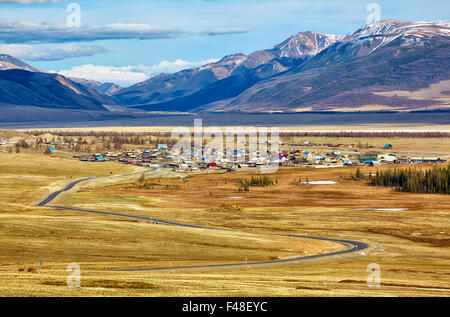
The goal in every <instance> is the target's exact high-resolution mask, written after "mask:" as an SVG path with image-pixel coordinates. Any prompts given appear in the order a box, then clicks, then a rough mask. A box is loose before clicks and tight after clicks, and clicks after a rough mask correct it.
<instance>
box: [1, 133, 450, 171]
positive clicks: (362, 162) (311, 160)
mask: <svg viewBox="0 0 450 317" xmlns="http://www.w3.org/2000/svg"><path fill="white" fill-rule="evenodd" d="M162 140H167V141H168V142H167V143H152V142H146V143H145V144H141V145H136V144H124V145H122V146H121V147H120V149H117V148H116V147H115V146H108V147H107V148H106V149H105V147H99V146H90V145H89V142H86V141H85V140H83V144H88V145H86V148H87V149H88V150H87V151H88V153H86V152H85V151H79V150H78V147H79V146H80V144H81V139H79V140H75V139H70V140H67V139H66V138H61V137H55V136H50V135H46V136H44V137H42V136H39V137H38V138H35V139H28V140H24V139H22V138H19V137H15V138H10V139H6V138H0V152H4V153H6V152H8V151H9V152H13V151H14V152H16V153H17V152H19V151H20V150H21V149H24V148H25V149H26V148H28V147H30V148H32V147H35V148H36V149H39V150H44V154H46V155H62V154H64V155H65V156H66V157H67V156H68V157H72V158H74V159H77V160H80V161H85V162H95V163H101V162H119V163H122V164H126V165H135V166H141V167H148V168H169V169H173V170H177V171H181V172H195V171H205V170H208V171H212V170H225V171H228V172H233V171H236V170H243V169H256V168H261V167H265V166H269V165H272V166H281V167H303V168H339V167H345V166H378V165H386V164H397V165H398V164H420V163H435V164H439V163H446V162H447V161H448V157H436V156H430V154H429V153H418V152H412V153H409V152H408V153H406V152H405V151H396V150H395V148H394V144H391V143H386V144H385V145H384V146H378V147H377V146H373V145H369V143H366V144H361V143H360V142H358V143H357V144H343V143H342V144H340V143H335V144H331V143H319V142H317V141H316V142H312V141H303V142H301V143H295V142H294V143H293V142H292V141H293V139H291V140H289V139H288V138H283V137H282V138H281V140H283V141H278V143H277V144H276V147H272V144H270V141H266V144H264V146H261V145H260V144H256V143H250V142H251V141H249V140H239V141H238V140H237V139H236V140H234V145H233V147H232V149H228V150H227V149H224V148H218V147H217V146H213V147H212V148H211V147H209V149H208V150H206V145H205V144H203V146H204V148H202V149H201V150H199V149H197V148H196V147H195V146H194V145H192V144H191V147H190V148H187V149H186V148H183V151H181V152H180V153H175V151H173V150H172V149H173V145H174V142H173V140H170V139H162ZM98 141H99V140H97V139H94V141H92V140H91V142H92V144H97V143H96V142H98ZM289 141H290V142H289ZM274 149H275V150H276V152H274V151H275V150H274ZM92 150H94V151H92ZM206 153H208V154H206Z"/></svg>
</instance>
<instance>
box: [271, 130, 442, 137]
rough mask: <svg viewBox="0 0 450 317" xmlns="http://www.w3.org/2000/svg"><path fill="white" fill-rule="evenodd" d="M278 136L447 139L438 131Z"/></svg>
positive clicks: (289, 134) (308, 133) (292, 133)
mask: <svg viewBox="0 0 450 317" xmlns="http://www.w3.org/2000/svg"><path fill="white" fill-rule="evenodd" d="M280 136H282V137H287V138H289V137H290V138H292V137H331V138H393V137H404V138H448V137H450V133H449V132H439V131H423V132H408V131H381V132H356V131H347V132H345V131H337V132H280Z"/></svg>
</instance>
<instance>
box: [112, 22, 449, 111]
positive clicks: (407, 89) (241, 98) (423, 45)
mask: <svg viewBox="0 0 450 317" xmlns="http://www.w3.org/2000/svg"><path fill="white" fill-rule="evenodd" d="M449 55H450V27H449V23H448V22H445V21H439V22H418V23H408V22H399V21H393V20H384V21H380V22H377V23H374V24H371V25H366V26H364V27H362V28H361V29H359V30H357V31H355V32H352V33H350V34H348V35H346V36H345V37H343V36H337V35H320V34H317V33H312V32H304V33H299V34H298V35H296V36H294V37H291V38H290V39H288V40H286V41H285V42H283V43H281V44H279V45H277V46H275V47H273V48H272V49H270V50H264V51H258V52H255V53H253V54H250V55H249V56H245V57H244V56H243V57H242V58H243V60H242V61H241V62H240V63H239V65H237V66H235V67H234V69H232V70H231V71H230V72H229V74H228V76H226V78H223V79H221V80H216V81H214V82H212V83H210V84H208V85H206V86H205V87H203V88H201V89H195V90H192V91H190V94H187V93H186V91H184V92H183V94H182V95H181V96H172V98H168V96H165V98H163V99H161V98H156V99H154V98H147V99H148V103H147V104H141V105H138V106H134V107H135V108H136V109H140V110H146V111H158V110H159V111H190V112H198V111H250V112H258V111H323V110H334V111H360V110H402V111H410V110H430V109H436V108H448V107H450V67H449V66H450V65H449V62H448V61H449V60H450V56H449ZM174 76H177V75H176V74H174ZM160 84H161V85H163V84H164V81H161V82H160ZM179 87H182V86H178V85H174V86H171V89H172V90H174V91H176V89H177V88H179ZM144 99H145V98H141V99H139V103H142V102H143V101H144ZM161 100H164V101H163V102H156V101H161ZM118 101H119V102H123V101H124V100H123V99H120V98H119V99H118ZM127 106H133V103H129V104H127Z"/></svg>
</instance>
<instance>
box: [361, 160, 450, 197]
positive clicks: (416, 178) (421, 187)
mask: <svg viewBox="0 0 450 317" xmlns="http://www.w3.org/2000/svg"><path fill="white" fill-rule="evenodd" d="M357 178H359V179H360V178H361V176H359V177H358V176H357ZM369 181H370V183H371V184H372V185H374V186H387V187H396V188H397V189H398V190H399V191H402V192H410V193H427V194H450V164H449V165H448V166H447V167H434V168H432V169H427V170H421V169H411V168H410V169H404V170H399V169H394V170H385V171H377V173H376V174H375V175H371V176H370V178H369Z"/></svg>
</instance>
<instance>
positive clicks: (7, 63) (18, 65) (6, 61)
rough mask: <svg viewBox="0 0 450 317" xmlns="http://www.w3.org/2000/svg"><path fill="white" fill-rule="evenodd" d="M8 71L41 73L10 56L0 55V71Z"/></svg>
mask: <svg viewBox="0 0 450 317" xmlns="http://www.w3.org/2000/svg"><path fill="white" fill-rule="evenodd" d="M10 69H22V70H27V71H29V72H43V71H41V70H39V69H37V68H36V67H33V66H31V65H28V64H27V63H24V62H23V61H21V60H20V59H18V58H15V57H13V56H11V55H6V54H0V71H1V70H10Z"/></svg>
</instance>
